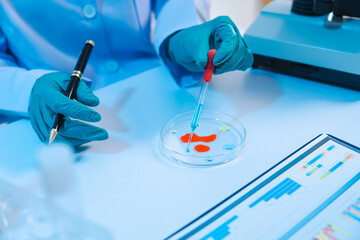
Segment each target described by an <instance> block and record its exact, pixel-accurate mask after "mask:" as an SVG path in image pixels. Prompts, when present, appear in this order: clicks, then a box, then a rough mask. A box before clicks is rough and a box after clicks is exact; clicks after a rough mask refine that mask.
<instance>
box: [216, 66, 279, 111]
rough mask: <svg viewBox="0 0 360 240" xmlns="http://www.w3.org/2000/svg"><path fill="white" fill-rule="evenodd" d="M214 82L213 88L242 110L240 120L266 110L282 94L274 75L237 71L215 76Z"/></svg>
mask: <svg viewBox="0 0 360 240" xmlns="http://www.w3.org/2000/svg"><path fill="white" fill-rule="evenodd" d="M214 80H215V81H213V82H212V86H211V87H212V88H213V89H214V90H215V91H218V92H221V93H223V94H224V95H226V96H227V97H229V98H230V99H231V101H232V102H233V104H234V105H235V107H236V108H237V109H239V110H240V113H239V115H238V117H239V118H241V117H244V116H245V115H247V114H249V113H251V112H255V111H257V110H259V109H262V108H265V107H266V106H268V105H270V104H271V103H272V102H274V101H275V100H276V99H277V98H278V97H279V96H280V95H281V94H282V92H281V89H280V87H279V85H278V83H277V82H276V81H275V80H274V78H273V77H272V74H268V75H264V74H259V73H257V72H256V71H251V74H248V73H244V72H241V71H235V72H230V73H225V74H222V75H219V76H215V77H214Z"/></svg>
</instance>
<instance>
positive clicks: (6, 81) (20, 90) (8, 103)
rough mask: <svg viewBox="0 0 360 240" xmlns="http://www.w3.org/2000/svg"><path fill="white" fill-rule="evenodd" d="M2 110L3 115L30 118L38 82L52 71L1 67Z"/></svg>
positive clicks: (0, 103)
mask: <svg viewBox="0 0 360 240" xmlns="http://www.w3.org/2000/svg"><path fill="white" fill-rule="evenodd" d="M0 72H1V75H2V76H4V77H3V78H2V79H1V87H2V90H1V94H0V109H1V111H2V112H3V113H5V114H9V115H17V116H23V117H28V116H29V115H28V106H29V100H30V94H31V91H32V88H33V86H34V84H35V82H36V80H37V79H38V78H39V77H41V76H42V75H44V74H47V73H50V72H54V71H50V70H41V69H36V70H25V69H22V68H19V67H1V68H0Z"/></svg>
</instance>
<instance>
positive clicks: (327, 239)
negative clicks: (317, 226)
mask: <svg viewBox="0 0 360 240" xmlns="http://www.w3.org/2000/svg"><path fill="white" fill-rule="evenodd" d="M338 216H339V217H336V218H333V220H332V223H329V224H328V225H326V227H324V228H323V229H322V230H321V231H320V233H319V234H318V235H317V236H316V237H315V238H314V240H339V239H359V238H358V236H359V224H360V198H359V199H357V200H356V201H355V202H353V204H351V205H350V206H349V207H347V208H346V209H345V211H343V212H341V214H340V215H338Z"/></svg>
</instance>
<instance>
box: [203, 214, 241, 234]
mask: <svg viewBox="0 0 360 240" xmlns="http://www.w3.org/2000/svg"><path fill="white" fill-rule="evenodd" d="M237 219H238V216H236V215H234V216H233V217H231V218H230V219H229V220H227V221H226V222H224V223H223V224H221V225H220V226H219V227H217V228H216V229H214V230H213V231H211V232H210V233H209V234H207V235H206V236H205V237H203V238H201V239H200V240H225V239H233V237H234V235H235V234H236V231H237V228H238V227H239V226H238V225H237V224H236V220H237Z"/></svg>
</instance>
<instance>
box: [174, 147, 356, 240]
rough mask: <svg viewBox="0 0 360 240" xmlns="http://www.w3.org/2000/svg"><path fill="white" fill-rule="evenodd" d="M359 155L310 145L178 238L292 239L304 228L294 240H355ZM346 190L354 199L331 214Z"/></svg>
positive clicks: (348, 197)
mask: <svg viewBox="0 0 360 240" xmlns="http://www.w3.org/2000/svg"><path fill="white" fill-rule="evenodd" d="M359 152H360V150H359ZM359 152H357V151H353V149H351V148H347V147H345V146H343V145H341V144H339V143H338V142H336V141H331V140H328V141H323V142H322V143H321V144H320V143H319V144H317V145H314V146H313V147H312V148H309V149H307V150H306V152H304V153H303V154H300V153H299V157H298V158H297V159H293V160H292V162H291V164H290V163H289V164H288V165H286V167H288V168H287V169H286V170H278V172H276V174H273V175H271V176H268V177H267V178H266V179H263V180H262V181H260V180H259V181H258V183H257V185H256V187H254V188H252V189H250V190H248V192H244V193H242V194H240V193H239V195H238V196H237V198H235V197H234V200H233V202H232V203H231V202H229V203H228V205H226V206H224V208H223V209H222V210H220V212H218V213H217V214H215V215H212V217H211V218H209V219H208V220H206V221H204V222H202V223H201V224H200V225H198V227H197V228H196V231H195V230H194V231H193V232H190V233H188V234H187V235H184V236H185V237H184V238H180V239H201V240H229V239H292V238H291V237H292V236H293V235H294V234H298V233H299V232H300V233H301V231H302V229H306V227H307V226H308V225H309V226H310V230H307V232H306V233H304V234H303V233H302V234H303V235H300V236H301V237H295V238H294V239H307V238H308V237H309V236H313V239H316V240H336V239H339V240H340V239H360V198H359V197H360V196H359V193H358V192H359V191H358V189H360V154H359ZM289 161H290V160H289ZM284 169H285V167H284ZM358 180H359V181H358ZM356 184H357V185H356ZM349 189H356V190H353V191H354V193H353V195H354V194H355V195H356V197H357V198H356V199H353V200H352V202H349V199H350V197H352V198H353V197H354V196H355V195H354V196H350V195H349V196H347V197H345V200H343V201H342V202H340V203H338V204H337V205H336V206H335V207H333V209H331V207H332V206H333V202H334V201H337V199H338V198H339V197H340V196H343V195H344V194H345V193H349V192H350V190H349ZM235 196H236V195H235ZM328 209H330V210H328ZM339 209H340V210H341V211H340V210H339ZM327 210H328V212H326V211H327ZM339 211H340V212H339ZM331 214H332V215H333V217H332V218H329V216H330V215H331ZM334 214H335V215H334ZM322 215H323V217H322V218H321V219H320V220H319V222H317V223H316V224H315V225H314V224H312V221H313V219H315V218H317V217H318V216H322ZM310 223H311V224H310ZM314 226H317V227H314ZM357 229H359V230H357ZM189 236H191V238H188V237H189ZM354 236H355V238H354ZM356 237H358V238H356Z"/></svg>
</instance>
